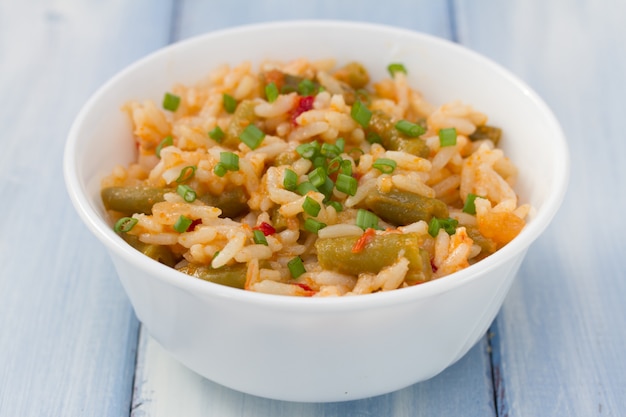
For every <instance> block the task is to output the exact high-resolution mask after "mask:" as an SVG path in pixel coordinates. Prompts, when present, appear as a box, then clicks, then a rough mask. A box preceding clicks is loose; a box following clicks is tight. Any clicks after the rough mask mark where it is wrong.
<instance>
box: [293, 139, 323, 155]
mask: <svg viewBox="0 0 626 417" xmlns="http://www.w3.org/2000/svg"><path fill="white" fill-rule="evenodd" d="M319 148H320V146H319V143H318V142H311V143H303V144H302V145H298V146H297V147H296V152H298V154H299V155H300V156H301V157H303V158H305V159H313V157H315V155H317V153H318V151H319Z"/></svg>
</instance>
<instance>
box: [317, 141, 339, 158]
mask: <svg viewBox="0 0 626 417" xmlns="http://www.w3.org/2000/svg"><path fill="white" fill-rule="evenodd" d="M320 152H321V153H322V155H324V156H326V157H328V158H334V157H335V156H337V155H339V154H340V153H341V150H340V149H339V147H338V146H337V145H332V144H330V143H324V144H322V148H321V150H320Z"/></svg>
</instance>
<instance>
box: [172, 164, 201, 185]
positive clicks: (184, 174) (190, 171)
mask: <svg viewBox="0 0 626 417" xmlns="http://www.w3.org/2000/svg"><path fill="white" fill-rule="evenodd" d="M195 173H196V166H195V165H188V166H186V167H185V168H183V169H181V170H180V175H178V178H176V182H177V183H178V184H181V183H183V182H187V181H189V180H190V179H192V178H193V176H194V174H195Z"/></svg>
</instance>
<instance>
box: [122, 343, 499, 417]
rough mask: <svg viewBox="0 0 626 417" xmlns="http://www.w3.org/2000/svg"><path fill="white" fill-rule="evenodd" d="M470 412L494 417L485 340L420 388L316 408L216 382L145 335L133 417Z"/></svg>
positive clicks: (414, 416)
mask: <svg viewBox="0 0 626 417" xmlns="http://www.w3.org/2000/svg"><path fill="white" fill-rule="evenodd" d="M468 411H471V413H472V415H480V416H490V415H495V409H494V407H493V391H492V387H491V367H490V364H489V354H488V346H487V339H486V338H483V339H482V340H481V341H480V342H479V343H478V344H477V345H476V346H475V347H474V348H472V350H471V351H470V352H469V353H468V354H467V355H466V356H464V357H463V358H461V360H460V361H459V362H457V363H456V364H454V365H453V366H452V367H450V368H448V369H447V370H445V371H444V372H443V373H441V374H440V375H438V376H436V377H435V378H432V379H430V380H428V381H426V382H423V383H421V384H415V385H413V386H411V387H408V388H405V389H403V390H400V391H396V392H394V393H391V394H387V395H381V396H378V397H374V398H367V399H363V400H357V401H346V402H338V403H323V404H316V403H296V402H284V401H274V400H268V399H264V398H259V397H255V396H251V395H246V394H242V393H240V392H237V391H233V390H231V389H228V388H225V387H223V386H221V385H218V384H216V383H213V382H211V381H209V380H207V379H205V378H203V377H201V376H199V375H198V374H195V373H194V372H192V371H190V370H189V369H187V368H185V367H184V366H183V365H181V364H180V363H178V362H177V361H176V360H174V359H173V358H172V357H171V356H170V355H169V354H168V353H167V352H166V351H165V350H164V349H163V348H162V347H161V346H160V345H159V344H158V343H157V342H156V341H154V339H152V338H151V337H150V336H149V335H148V334H147V333H146V332H145V331H142V332H141V336H140V343H139V353H138V356H137V373H136V376H135V390H134V397H133V405H132V413H131V417H147V416H150V417H168V416H172V415H181V416H182V415H184V416H186V417H195V416H219V417H235V416H237V417H248V416H250V417H252V416H254V417H265V416H267V417H280V416H285V417H288V416H299V417H309V416H311V417H313V416H316V417H317V416H326V417H340V416H381V417H382V416H393V417H405V416H406V417H409V416H410V417H427V416H432V415H437V416H444V417H445V416H459V415H463V414H462V413H464V412H468Z"/></svg>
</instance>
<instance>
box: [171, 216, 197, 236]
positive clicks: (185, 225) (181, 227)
mask: <svg viewBox="0 0 626 417" xmlns="http://www.w3.org/2000/svg"><path fill="white" fill-rule="evenodd" d="M191 223H193V220H191V219H190V218H189V217H187V216H183V215H182V214H181V215H180V217H179V218H178V219H177V220H176V223H174V230H176V231H177V232H178V233H183V232H186V231H187V229H189V226H191Z"/></svg>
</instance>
